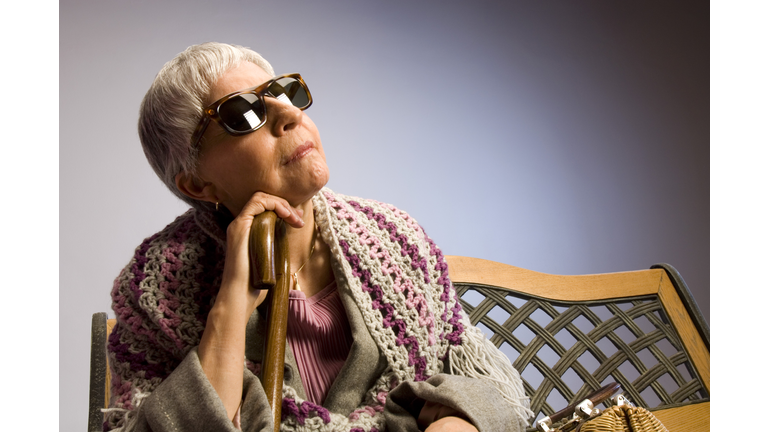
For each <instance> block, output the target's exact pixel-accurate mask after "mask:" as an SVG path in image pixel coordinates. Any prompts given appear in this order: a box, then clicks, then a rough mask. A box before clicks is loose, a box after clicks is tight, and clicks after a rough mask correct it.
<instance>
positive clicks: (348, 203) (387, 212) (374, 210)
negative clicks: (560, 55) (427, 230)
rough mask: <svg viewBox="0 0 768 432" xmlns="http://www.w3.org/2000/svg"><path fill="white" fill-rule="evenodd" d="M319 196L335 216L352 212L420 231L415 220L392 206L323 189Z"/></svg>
mask: <svg viewBox="0 0 768 432" xmlns="http://www.w3.org/2000/svg"><path fill="white" fill-rule="evenodd" d="M319 195H322V197H323V198H324V199H323V201H324V202H325V203H327V206H328V208H329V209H330V210H332V211H334V212H335V213H336V214H339V213H341V214H342V216H343V215H344V214H347V213H349V212H354V213H358V214H362V215H364V216H365V217H367V218H368V219H372V220H376V221H382V222H383V221H389V222H398V221H401V222H402V223H404V224H405V225H406V226H409V227H411V228H418V230H421V227H420V226H419V224H418V222H417V221H416V219H414V218H413V217H411V215H409V214H408V213H407V212H406V211H404V210H402V209H400V208H398V207H396V206H394V205H392V204H389V203H385V202H382V201H378V200H375V199H370V198H361V197H357V196H352V195H345V194H341V193H337V192H334V191H332V190H330V189H328V188H323V190H321V191H320V194H319Z"/></svg>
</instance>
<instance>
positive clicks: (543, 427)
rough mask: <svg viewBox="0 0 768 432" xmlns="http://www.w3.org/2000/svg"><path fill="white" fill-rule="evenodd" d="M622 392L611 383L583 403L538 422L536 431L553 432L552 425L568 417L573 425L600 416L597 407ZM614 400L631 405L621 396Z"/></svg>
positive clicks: (618, 386)
mask: <svg viewBox="0 0 768 432" xmlns="http://www.w3.org/2000/svg"><path fill="white" fill-rule="evenodd" d="M620 390H621V386H620V385H619V384H617V383H615V382H614V383H610V384H608V385H606V386H605V387H603V388H601V389H600V390H597V391H596V392H594V393H592V394H590V395H589V396H587V398H586V399H584V400H583V401H581V402H579V403H577V404H573V405H569V406H567V407H566V408H565V409H562V410H560V411H558V412H556V413H555V414H553V415H551V416H547V417H544V418H543V419H541V420H539V421H537V422H536V429H538V430H539V431H540V432H552V431H553V430H554V429H553V428H552V425H554V424H555V423H558V422H560V421H561V420H563V419H565V418H566V417H568V416H572V418H571V420H569V421H568V423H571V422H574V423H578V422H580V421H582V420H583V419H588V418H590V417H594V416H596V415H599V414H600V410H599V409H596V408H595V406H596V405H598V404H601V403H603V402H604V401H605V400H606V399H608V398H610V397H611V396H613V395H615V394H616V393H618V392H619V391H620ZM613 400H614V402H615V403H617V404H619V402H618V401H621V404H627V403H630V402H629V401H628V400H627V399H626V398H624V397H623V396H621V395H618V396H617V397H616V398H614V399H613Z"/></svg>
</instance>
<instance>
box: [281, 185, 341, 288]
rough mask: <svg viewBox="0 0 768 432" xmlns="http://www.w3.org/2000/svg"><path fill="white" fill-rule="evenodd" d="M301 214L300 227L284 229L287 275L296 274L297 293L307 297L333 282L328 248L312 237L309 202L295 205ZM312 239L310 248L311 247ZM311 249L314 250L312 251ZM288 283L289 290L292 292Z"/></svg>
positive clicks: (318, 239) (311, 211)
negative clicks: (286, 247)
mask: <svg viewBox="0 0 768 432" xmlns="http://www.w3.org/2000/svg"><path fill="white" fill-rule="evenodd" d="M297 208H299V209H301V210H302V211H303V212H304V214H303V215H302V219H303V220H304V226H303V227H301V228H293V227H291V226H288V227H287V229H286V237H287V239H288V250H289V256H290V263H291V274H294V273H296V272H297V271H299V269H300V268H301V267H302V265H303V266H304V267H303V268H301V271H300V272H299V273H298V275H297V277H298V281H299V285H300V287H301V291H302V292H304V294H305V295H306V296H307V297H311V296H312V295H314V294H316V293H318V292H320V291H321V290H322V289H323V288H325V287H326V286H327V285H328V284H329V283H331V282H332V281H333V272H332V271H331V265H330V249H329V248H328V246H327V245H326V244H325V243H324V242H323V240H322V239H321V238H320V235H319V233H318V234H317V235H315V215H314V212H313V205H312V200H309V201H307V202H305V203H303V204H300V205H298V206H297ZM313 239H314V247H313ZM313 249H314V251H313ZM293 283H294V281H293V280H291V284H292V285H291V289H296V287H295V286H294V285H293Z"/></svg>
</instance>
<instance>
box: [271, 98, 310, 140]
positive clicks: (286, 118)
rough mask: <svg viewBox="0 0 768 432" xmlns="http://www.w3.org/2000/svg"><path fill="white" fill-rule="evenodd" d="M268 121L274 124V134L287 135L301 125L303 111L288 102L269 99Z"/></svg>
mask: <svg viewBox="0 0 768 432" xmlns="http://www.w3.org/2000/svg"><path fill="white" fill-rule="evenodd" d="M265 100H266V101H267V119H268V120H270V121H271V122H272V125H271V127H272V133H274V134H275V135H276V136H280V135H283V134H285V133H286V132H288V131H290V130H291V129H294V128H296V127H298V126H299V125H300V124H301V116H302V113H301V110H300V109H298V108H296V107H295V106H293V104H292V103H290V102H288V101H281V100H278V99H274V98H270V97H267V98H265Z"/></svg>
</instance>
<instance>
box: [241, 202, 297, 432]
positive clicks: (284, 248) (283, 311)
mask: <svg viewBox="0 0 768 432" xmlns="http://www.w3.org/2000/svg"><path fill="white" fill-rule="evenodd" d="M249 252H250V262H251V287H252V289H266V290H268V291H269V293H268V296H267V299H266V300H265V301H267V302H268V303H267V304H268V305H269V312H268V313H267V322H268V325H267V338H266V339H267V341H266V344H265V345H266V348H265V351H264V358H263V360H262V364H261V383H262V386H263V387H264V392H265V393H266V394H267V400H268V401H269V406H270V407H271V408H272V420H273V421H274V423H273V424H274V427H275V429H274V430H275V432H278V431H279V430H280V414H281V413H280V409H281V408H282V403H283V368H284V367H285V338H286V332H287V328H288V292H289V290H290V280H291V279H290V276H291V265H290V262H289V261H290V260H289V255H288V240H287V239H286V238H285V223H284V222H283V221H282V220H279V219H278V218H277V215H276V214H275V213H274V212H271V211H269V212H264V213H261V214H259V215H257V216H256V217H255V218H254V220H253V225H251V233H250V240H249Z"/></svg>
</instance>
